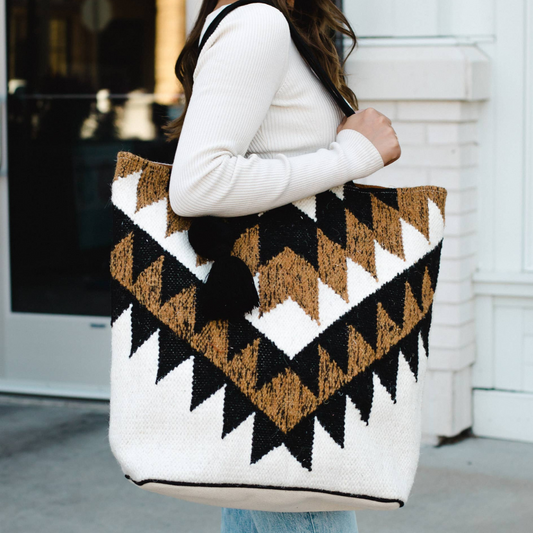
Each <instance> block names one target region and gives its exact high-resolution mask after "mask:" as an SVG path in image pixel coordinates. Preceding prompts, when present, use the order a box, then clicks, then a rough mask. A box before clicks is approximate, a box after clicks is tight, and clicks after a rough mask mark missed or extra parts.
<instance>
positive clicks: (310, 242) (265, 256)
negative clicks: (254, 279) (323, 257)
mask: <svg viewBox="0 0 533 533" xmlns="http://www.w3.org/2000/svg"><path fill="white" fill-rule="evenodd" d="M261 218H262V219H263V220H262V221H261V224H260V225H259V242H260V243H261V246H260V247H259V260H260V263H261V264H262V265H264V264H265V263H267V262H268V261H270V259H272V258H273V257H276V256H277V255H279V254H280V253H281V252H283V250H284V249H285V248H290V249H291V250H292V251H293V252H294V253H295V254H297V255H300V256H302V257H304V258H305V260H306V261H307V262H308V263H309V264H311V265H313V267H314V268H315V269H317V270H318V237H317V232H316V224H315V222H314V221H313V220H311V219H310V218H309V217H308V216H307V215H305V214H304V213H302V211H300V209H298V208H297V207H296V206H295V205H293V204H287V205H284V206H281V207H277V208H276V209H271V210H269V211H266V212H265V213H264V214H263V215H262V216H261ZM280 219H281V220H283V225H282V226H280V225H279V223H278V222H277V221H279V220H280ZM268 220H272V222H274V223H272V222H271V223H270V224H269V223H268V222H267V221H268Z"/></svg>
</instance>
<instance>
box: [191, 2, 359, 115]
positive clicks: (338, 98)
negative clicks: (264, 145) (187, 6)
mask: <svg viewBox="0 0 533 533" xmlns="http://www.w3.org/2000/svg"><path fill="white" fill-rule="evenodd" d="M253 3H261V4H268V5H269V6H272V7H276V6H274V5H273V3H272V1H271V0H237V1H236V2H233V3H232V4H228V5H227V7H225V8H224V9H222V11H221V12H220V13H219V14H218V15H217V16H216V17H215V18H214V19H213V21H212V22H211V23H210V24H209V26H208V27H207V29H206V31H205V33H204V35H203V38H202V41H201V42H200V44H199V46H198V55H200V52H201V50H202V48H203V47H204V45H205V43H206V41H207V39H209V37H210V36H211V35H212V34H213V32H214V31H215V30H216V28H217V26H218V25H219V24H220V22H221V21H222V19H223V18H224V17H225V16H226V15H228V14H229V13H231V12H232V11H233V10H234V9H236V8H238V7H240V6H244V5H247V4H253ZM287 22H288V23H289V28H290V31H291V37H292V40H293V42H294V44H295V45H296V48H297V49H298V51H299V52H300V54H301V55H302V57H303V58H304V59H305V61H306V62H307V64H308V65H309V67H310V68H311V69H312V70H313V72H314V73H315V74H316V76H317V78H318V79H319V80H320V81H321V82H322V84H323V85H324V87H325V88H326V89H327V90H328V92H329V93H330V94H331V96H332V97H333V99H334V100H335V102H336V103H337V105H338V106H339V107H340V108H341V110H342V111H343V113H344V114H345V115H346V116H347V117H349V116H350V115H353V114H354V113H355V111H354V109H353V108H352V106H351V105H350V104H349V103H348V102H347V100H346V99H345V98H344V96H342V94H341V93H340V92H339V90H338V89H337V87H336V86H335V84H334V83H333V81H332V80H331V78H330V77H329V76H328V73H327V72H326V71H325V70H324V68H323V67H322V65H321V64H320V62H319V61H318V59H317V58H316V56H315V54H314V53H313V51H312V50H311V48H309V46H308V45H307V44H306V42H305V41H304V39H303V38H302V36H301V35H300V34H299V33H298V30H297V29H296V27H295V26H294V24H293V23H292V22H291V21H290V20H289V19H288V18H287Z"/></svg>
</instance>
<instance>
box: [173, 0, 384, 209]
mask: <svg viewBox="0 0 533 533" xmlns="http://www.w3.org/2000/svg"><path fill="white" fill-rule="evenodd" d="M224 7H226V6H222V7H220V8H218V9H216V10H215V11H213V12H211V13H210V14H209V15H208V16H207V19H206V21H205V24H204V27H203V30H202V36H203V34H204V32H205V30H206V29H207V26H208V25H209V23H210V22H212V20H213V19H214V17H216V15H217V14H218V13H219V12H220V10H221V9H223V8H224ZM343 116H344V114H343V112H342V111H341V110H340V108H339V107H338V105H337V104H336V103H335V101H334V100H333V98H332V97H331V95H330V94H329V93H328V92H327V90H326V89H325V88H324V86H323V85H322V83H321V82H320V80H319V79H318V78H317V77H316V75H315V74H314V73H313V71H312V70H311V69H310V68H309V66H308V65H307V64H306V63H305V61H304V59H303V58H302V57H301V55H300V53H299V52H298V49H297V48H296V46H295V44H294V43H293V42H292V39H291V36H290V29H289V25H288V22H287V20H286V19H285V17H284V15H283V14H282V13H281V12H280V11H279V10H278V9H276V8H274V7H272V6H269V5H267V4H261V3H257V4H248V5H244V6H241V7H239V8H238V9H235V10H234V11H232V12H231V13H229V14H228V15H227V16H226V17H225V18H224V19H223V20H222V22H221V23H220V25H219V26H218V27H217V28H216V30H215V31H214V33H213V34H212V35H211V36H210V37H209V39H208V40H207V42H206V44H205V46H204V48H203V49H202V51H201V53H200V56H199V58H198V64H197V66H196V69H195V71H194V88H193V93H192V96H191V99H190V102H189V107H188V111H187V115H186V117H185V121H184V124H183V130H182V133H181V137H180V139H179V142H178V147H177V150H176V154H175V158H174V162H173V166H172V173H171V176H170V185H169V198H170V204H171V207H172V209H173V210H174V211H175V212H176V213H177V214H178V215H181V216H203V215H216V216H226V217H229V216H240V215H248V214H252V213H260V212H263V211H265V210H268V209H272V208H275V207H278V206H281V205H284V204H287V203H290V202H294V201H297V200H301V199H303V198H306V197H308V196H312V195H314V194H318V193H320V192H323V191H325V190H327V189H330V188H333V187H335V186H337V185H341V184H343V183H346V182H347V181H350V180H354V179H358V178H363V177H365V176H368V175H369V174H372V173H373V172H375V171H376V170H379V169H380V168H382V167H383V159H382V158H381V155H380V153H379V152H378V150H377V148H376V147H375V146H374V145H373V144H372V143H371V142H370V141H369V140H368V138H366V137H365V136H364V135H363V134H361V133H359V132H357V131H355V130H350V129H344V130H342V131H340V132H339V133H338V134H337V127H338V125H339V123H340V122H341V120H342V118H343Z"/></svg>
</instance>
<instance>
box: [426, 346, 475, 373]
mask: <svg viewBox="0 0 533 533" xmlns="http://www.w3.org/2000/svg"><path fill="white" fill-rule="evenodd" d="M475 360H476V344H475V343H474V342H472V343H470V344H468V345H466V346H463V347H461V348H455V347H454V348H442V347H441V346H434V345H433V344H431V343H430V346H429V360H428V368H431V369H432V370H448V371H455V370H461V369H463V368H465V367H467V366H469V365H472V364H474V362H475Z"/></svg>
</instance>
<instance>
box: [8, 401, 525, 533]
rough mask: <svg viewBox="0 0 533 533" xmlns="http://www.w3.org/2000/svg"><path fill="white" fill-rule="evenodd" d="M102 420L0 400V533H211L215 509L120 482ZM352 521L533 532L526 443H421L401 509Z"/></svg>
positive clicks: (442, 532)
mask: <svg viewBox="0 0 533 533" xmlns="http://www.w3.org/2000/svg"><path fill="white" fill-rule="evenodd" d="M108 420H109V404H108V402H104V401H88V400H66V399H54V398H42V397H31V396H22V395H20V396H18V395H8V394H0V532H1V533H115V532H121V533H122V532H127V533H138V532H139V533H140V532H143V533H146V532H150V533H166V532H172V533H212V532H215V533H216V532H218V531H220V509H219V508H218V507H212V506H205V505H200V504H194V503H188V502H185V501H181V500H177V499H175V498H170V497H167V496H161V495H159V494H153V493H150V492H148V491H145V490H142V489H140V488H138V487H135V486H134V485H132V484H131V483H129V482H128V481H127V480H126V479H125V478H124V476H123V474H122V471H121V470H120V467H119V465H118V463H117V461H116V460H115V458H114V456H113V455H112V453H111V450H110V448H109V444H108V434H107V428H108ZM356 516H357V522H358V526H359V533H388V532H391V533H392V532H394V533H448V532H452V531H453V532H454V533H467V532H468V533H478V532H479V533H496V532H498V533H501V532H502V531H512V532H513V533H533V444H532V443H524V442H516V441H505V440H497V439H487V438H478V437H475V436H470V437H467V438H464V439H462V440H458V442H454V443H449V444H444V445H442V444H441V445H439V446H435V445H432V444H429V443H424V444H423V445H422V447H421V454H420V462H419V466H418V470H417V474H416V478H415V482H414V485H413V489H412V491H411V494H410V497H409V500H408V502H407V504H406V505H405V507H403V508H401V509H397V510H394V511H357V513H356ZM339 533H341V532H339Z"/></svg>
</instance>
